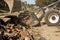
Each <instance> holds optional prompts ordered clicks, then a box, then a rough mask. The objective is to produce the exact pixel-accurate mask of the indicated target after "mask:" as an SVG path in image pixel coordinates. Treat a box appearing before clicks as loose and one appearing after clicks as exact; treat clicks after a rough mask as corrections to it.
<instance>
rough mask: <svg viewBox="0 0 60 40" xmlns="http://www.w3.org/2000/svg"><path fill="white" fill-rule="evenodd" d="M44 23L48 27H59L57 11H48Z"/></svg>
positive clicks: (59, 14) (59, 20) (59, 16)
mask: <svg viewBox="0 0 60 40" xmlns="http://www.w3.org/2000/svg"><path fill="white" fill-rule="evenodd" d="M45 22H46V23H47V25H48V26H59V25H60V13H59V11H57V10H50V11H49V12H48V13H47V14H46V17H45Z"/></svg>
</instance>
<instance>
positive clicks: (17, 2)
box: [0, 0, 39, 26]
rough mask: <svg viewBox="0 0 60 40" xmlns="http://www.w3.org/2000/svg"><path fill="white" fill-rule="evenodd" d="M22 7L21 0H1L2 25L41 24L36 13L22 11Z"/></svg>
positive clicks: (0, 23) (0, 18) (0, 17)
mask: <svg viewBox="0 0 60 40" xmlns="http://www.w3.org/2000/svg"><path fill="white" fill-rule="evenodd" d="M21 7H22V5H21V0H0V25H4V26H5V25H7V24H14V25H18V24H20V25H23V26H26V25H28V26H34V25H35V26H36V25H37V24H39V22H38V19H37V17H36V16H35V14H34V13H32V12H28V11H21ZM30 19H31V20H30ZM28 20H29V21H28ZM28 22H29V23H28ZM31 23H32V24H31ZM30 24H31V25H30Z"/></svg>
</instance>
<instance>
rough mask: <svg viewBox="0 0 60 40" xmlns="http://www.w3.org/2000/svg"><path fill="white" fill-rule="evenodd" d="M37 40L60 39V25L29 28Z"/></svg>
mask: <svg viewBox="0 0 60 40" xmlns="http://www.w3.org/2000/svg"><path fill="white" fill-rule="evenodd" d="M27 31H28V32H29V33H30V34H32V35H33V37H34V39H35V40H60V26H47V25H42V26H40V27H32V28H31V29H28V30H27Z"/></svg>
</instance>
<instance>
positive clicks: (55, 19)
mask: <svg viewBox="0 0 60 40" xmlns="http://www.w3.org/2000/svg"><path fill="white" fill-rule="evenodd" d="M48 20H49V22H50V23H57V22H58V21H59V15H58V14H56V13H55V14H52V15H49V16H48Z"/></svg>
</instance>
